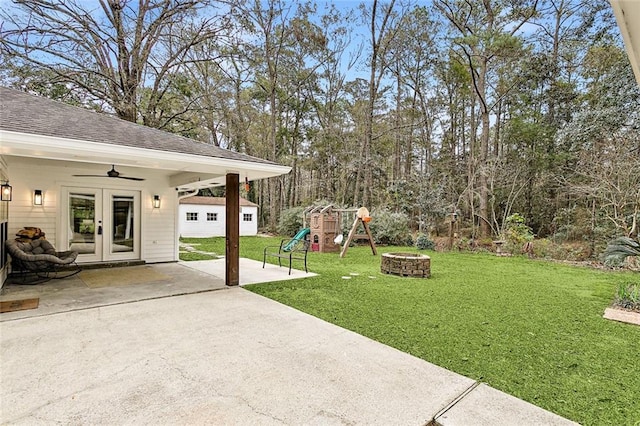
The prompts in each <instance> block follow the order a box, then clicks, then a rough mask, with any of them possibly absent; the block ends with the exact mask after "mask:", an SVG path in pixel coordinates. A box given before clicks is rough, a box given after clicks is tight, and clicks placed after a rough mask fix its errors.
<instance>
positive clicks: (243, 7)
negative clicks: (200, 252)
mask: <svg viewBox="0 0 640 426" xmlns="http://www.w3.org/2000/svg"><path fill="white" fill-rule="evenodd" d="M345 4H349V6H345ZM0 15H1V16H2V21H3V22H2V27H1V28H0V79H1V82H0V84H2V85H4V86H9V87H15V88H20V89H22V90H26V91H29V92H32V93H37V94H40V95H43V96H47V97H50V98H54V99H58V100H61V101H64V102H69V103H72V104H76V105H82V106H85V107H87V108H93V109H96V110H100V111H104V112H106V113H111V114H115V115H117V116H119V117H120V118H122V119H125V120H130V121H135V122H139V123H141V124H144V125H147V126H153V127H157V128H160V129H163V130H166V131H169V132H175V133H179V134H182V135H184V136H188V137H191V138H194V139H197V140H199V141H202V142H203V143H210V144H216V145H218V146H221V147H224V148H228V149H230V150H234V151H239V152H244V153H247V154H249V155H253V156H257V157H261V158H265V159H269V160H272V161H274V162H277V163H280V164H284V165H288V166H291V167H292V171H291V173H290V174H289V175H287V176H282V177H280V178H273V179H269V180H265V181H260V182H256V184H254V185H252V186H251V190H250V193H249V194H247V196H248V197H249V198H250V199H251V200H252V201H255V202H257V203H258V204H259V205H260V207H261V209H260V212H261V215H262V218H261V220H262V224H263V226H264V227H265V228H267V229H275V225H276V223H277V219H278V217H279V216H280V214H281V212H282V211H283V210H286V209H288V208H291V207H295V206H306V205H310V204H313V203H314V202H316V201H318V200H325V201H327V202H332V203H335V204H337V205H341V206H345V207H346V206H356V207H357V206H367V207H368V208H369V209H370V210H373V211H376V210H382V209H386V210H389V211H392V212H398V213H405V214H406V215H407V216H408V217H409V218H410V220H411V224H412V226H413V227H414V230H416V231H418V230H419V231H421V232H425V233H429V232H435V231H436V230H437V228H438V224H441V223H442V222H443V221H444V220H445V219H446V217H447V215H450V214H451V213H452V212H456V213H457V214H458V217H459V218H460V219H461V222H462V223H463V224H464V226H465V229H467V230H466V231H465V232H468V233H469V234H470V236H472V237H476V238H480V237H487V238H491V237H492V236H497V235H500V233H501V231H502V230H503V227H504V226H505V223H506V220H505V219H506V218H507V217H508V216H510V215H512V214H514V213H519V214H520V215H522V216H523V217H524V218H525V220H526V224H527V225H528V226H529V227H530V228H531V229H532V230H533V233H535V234H536V235H538V236H540V237H548V236H555V237H557V238H561V239H565V240H571V239H582V240H589V241H596V240H598V241H604V240H606V239H608V238H611V237H614V236H618V235H625V236H637V235H638V227H639V226H640V224H639V223H638V222H639V221H640V89H639V87H638V83H637V82H636V80H635V79H634V76H633V73H632V70H631V67H630V65H629V62H628V59H627V56H626V55H625V52H624V48H623V46H622V41H621V37H620V35H619V33H618V28H617V26H616V23H615V19H614V18H613V15H612V12H611V8H610V6H609V3H608V2H606V1H602V0H471V1H469V0H432V1H415V0H406V1H404V0H389V1H386V2H382V1H377V0H368V1H363V2H362V3H361V4H356V3H355V2H354V3H351V2H339V3H335V4H333V3H332V2H321V1H318V2H302V1H283V0H262V1H260V0H219V1H218V0H200V1H196V0H91V1H84V0H64V1H63V0H21V1H19V2H16V4H12V5H7V6H5V7H4V9H3V10H1V11H0Z"/></svg>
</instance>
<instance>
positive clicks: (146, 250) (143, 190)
mask: <svg viewBox="0 0 640 426" xmlns="http://www.w3.org/2000/svg"><path fill="white" fill-rule="evenodd" d="M5 160H6V162H7V165H8V172H9V173H8V174H9V178H10V181H11V185H12V187H13V200H12V201H11V203H10V204H11V206H10V209H9V235H10V236H11V235H14V234H15V233H16V232H17V231H18V230H20V229H21V228H23V227H25V226H36V227H39V228H41V229H42V230H43V231H44V232H45V233H46V238H47V239H48V240H50V241H51V242H53V243H54V244H55V246H56V248H58V249H60V250H62V249H65V248H66V244H67V242H66V241H64V240H63V236H62V234H61V233H60V232H58V228H59V227H60V226H64V225H63V224H62V221H63V220H64V219H63V218H61V206H60V205H59V199H60V196H59V194H60V189H61V188H62V187H67V186H68V187H92V188H113V189H127V190H137V191H140V197H141V198H140V200H141V210H142V211H141V224H140V228H141V229H140V231H141V253H140V256H141V259H142V260H145V261H146V262H167V261H175V260H178V257H177V253H178V248H177V239H176V232H175V231H176V227H175V224H176V217H175V215H176V211H177V208H176V207H177V194H176V191H175V189H174V188H172V187H169V180H168V177H166V176H164V175H163V174H162V172H159V171H154V170H148V169H135V168H126V167H116V169H118V170H119V171H121V172H122V173H124V174H125V175H127V176H139V177H143V178H145V179H146V180H144V181H130V180H126V179H107V178H105V179H100V178H82V177H74V176H72V175H73V174H106V171H107V170H109V169H110V168H111V167H110V166H106V165H104V164H81V165H78V164H79V163H72V162H59V161H50V160H40V159H29V158H22V157H11V156H5ZM106 185H108V186H106ZM35 189H40V190H42V191H43V194H44V203H43V205H42V206H34V205H33V191H34V190H35ZM156 194H157V195H160V199H161V206H160V208H159V209H154V208H153V206H152V197H153V195H156Z"/></svg>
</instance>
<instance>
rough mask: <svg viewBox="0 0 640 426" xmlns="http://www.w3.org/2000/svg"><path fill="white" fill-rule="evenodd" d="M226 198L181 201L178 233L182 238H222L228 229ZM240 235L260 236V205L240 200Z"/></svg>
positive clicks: (191, 198) (192, 198) (200, 198)
mask: <svg viewBox="0 0 640 426" xmlns="http://www.w3.org/2000/svg"><path fill="white" fill-rule="evenodd" d="M225 205H226V199H225V198H224V197H199V196H193V197H187V198H183V199H181V200H180V207H179V213H178V214H179V222H178V232H179V233H180V236H181V237H194V238H208V237H222V236H224V234H225V229H226V228H225V227H226V220H227V218H226V208H225ZM238 221H239V222H240V235H241V236H244V235H257V234H258V205H257V204H254V203H252V202H251V201H249V200H246V199H244V198H240V214H239V217H238Z"/></svg>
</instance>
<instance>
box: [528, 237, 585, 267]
mask: <svg viewBox="0 0 640 426" xmlns="http://www.w3.org/2000/svg"><path fill="white" fill-rule="evenodd" d="M533 255H534V256H535V257H540V258H544V259H555V260H569V261H575V262H581V261H585V260H587V259H589V258H590V257H591V247H590V246H589V244H588V243H587V242H584V241H575V242H572V243H562V244H561V243H557V242H555V241H553V240H551V239H547V238H542V239H539V240H535V241H534V243H533Z"/></svg>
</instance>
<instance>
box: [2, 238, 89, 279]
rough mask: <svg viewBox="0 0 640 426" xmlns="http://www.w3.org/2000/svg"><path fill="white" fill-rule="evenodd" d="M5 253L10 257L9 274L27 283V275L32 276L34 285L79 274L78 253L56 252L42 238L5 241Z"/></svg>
mask: <svg viewBox="0 0 640 426" xmlns="http://www.w3.org/2000/svg"><path fill="white" fill-rule="evenodd" d="M5 245H6V247H7V252H8V253H9V255H10V256H11V273H12V274H14V273H15V274H19V275H20V276H21V277H22V281H23V282H24V283H27V280H26V277H27V275H28V274H34V275H35V276H36V277H37V280H36V281H37V282H29V284H36V283H40V282H44V281H48V280H51V279H61V278H67V277H70V276H71V275H75V274H77V273H78V272H80V267H79V266H78V264H77V263H76V258H77V257H78V252H75V251H62V252H60V251H56V249H55V248H54V247H53V245H52V244H51V243H50V242H49V241H47V240H45V239H44V238H38V239H34V240H27V241H24V240H23V241H19V240H7V241H6V243H5Z"/></svg>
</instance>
